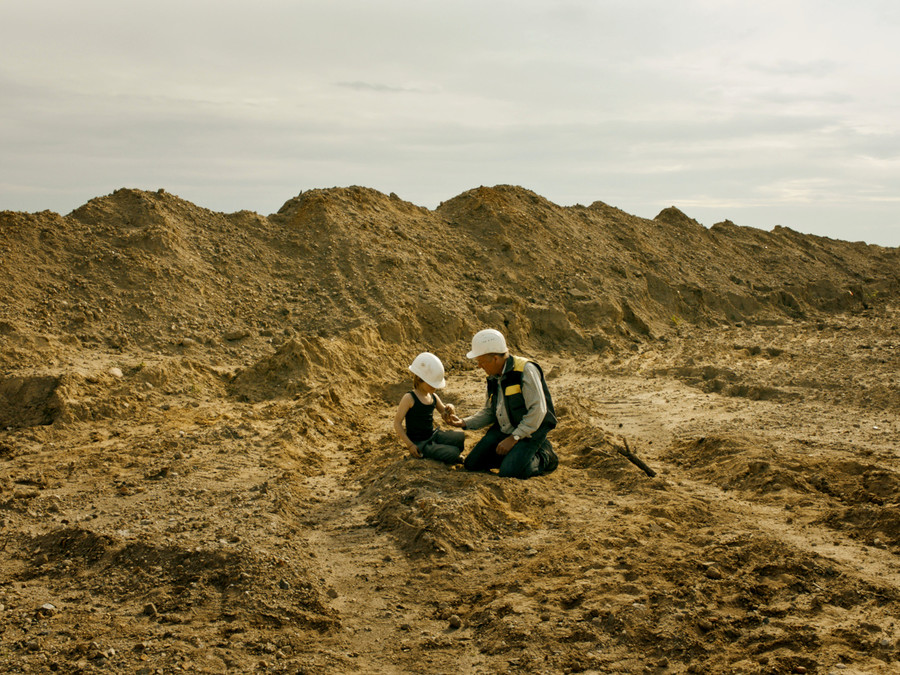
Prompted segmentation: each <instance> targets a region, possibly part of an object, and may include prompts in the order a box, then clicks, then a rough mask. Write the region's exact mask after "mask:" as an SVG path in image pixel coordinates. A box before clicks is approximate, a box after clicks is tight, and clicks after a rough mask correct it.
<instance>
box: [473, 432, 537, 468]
mask: <svg viewBox="0 0 900 675" xmlns="http://www.w3.org/2000/svg"><path fill="white" fill-rule="evenodd" d="M547 431H548V429H544V428H540V429H538V430H537V431H535V432H534V433H533V434H532V435H531V436H529V437H528V438H523V439H522V440H520V441H519V442H518V443H516V444H515V445H514V446H513V448H512V450H510V451H509V452H508V453H507V454H506V455H505V456H504V455H498V454H497V445H498V444H499V443H500V441H502V440H503V439H504V438H508V437H509V434H505V433H503V432H502V431H500V425H499V424H492V425H491V427H490V428H489V429H488V430H487V433H486V434H485V435H484V436H483V437H482V439H481V440H480V441H478V442H477V443H476V444H475V447H473V448H472V450H471V451H470V452H469V454H468V455H467V456H466V461H465V467H466V469H467V470H469V471H490V470H491V469H500V475H501V476H503V477H508V478H530V477H531V476H537V475H539V474H540V473H541V461H540V456H539V455H538V450H539V449H540V447H541V445H542V444H543V443H544V440H545V439H546V438H547Z"/></svg>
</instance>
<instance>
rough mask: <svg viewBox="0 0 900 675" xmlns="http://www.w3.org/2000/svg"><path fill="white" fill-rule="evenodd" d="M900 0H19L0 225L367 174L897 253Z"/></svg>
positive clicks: (5, 34) (286, 195) (7, 71)
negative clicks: (50, 214)
mask: <svg viewBox="0 0 900 675" xmlns="http://www.w3.org/2000/svg"><path fill="white" fill-rule="evenodd" d="M898 44H900V3H898V2H897V0H853V1H852V2H850V1H849V0H778V1H769V0H752V1H750V0H748V1H730V0H680V1H673V0H592V1H588V0H561V1H558V2H551V1H549V0H548V1H539V0H509V1H506V0H503V1H495V0H477V1H471V2H470V1H468V0H452V1H451V0H444V1H440V2H439V1H437V0H309V1H304V0H294V1H288V0H246V1H243V2H236V1H230V0H214V1H212V0H210V1H206V0H177V1H172V0H153V2H149V1H148V2H141V1H128V0H115V1H112V0H109V1H107V0H79V1H78V2H74V1H73V0H0V210H3V209H9V210H15V211H40V210H43V209H51V210H53V211H57V212H59V213H63V214H65V213H68V212H70V211H71V210H73V209H74V208H76V207H78V206H80V205H81V204H83V203H85V202H86V201H88V200H89V199H91V198H93V197H98V196H102V195H105V194H109V193H110V192H112V191H113V190H115V189H117V188H120V187H132V188H140V189H146V190H156V189H158V188H165V189H166V190H167V191H169V192H172V193H174V194H177V195H179V196H180V197H182V198H184V199H187V200H189V201H191V202H194V203H195V204H197V205H199V206H203V207H206V208H209V209H213V210H216V211H225V212H230V211H237V210H240V209H248V210H251V211H256V212H258V213H260V214H263V215H268V214H270V213H273V212H275V211H277V210H278V209H279V208H280V206H281V205H282V204H283V203H284V202H285V201H287V200H288V199H290V198H291V197H293V196H295V195H297V194H298V193H300V192H301V191H304V190H308V189H311V188H322V187H332V186H347V185H363V186H367V187H372V188H375V189H377V190H380V191H382V192H385V193H390V192H395V193H397V194H398V195H399V196H400V197H401V198H403V199H406V200H408V201H411V202H413V203H415V204H418V205H420V206H426V207H428V208H434V207H436V206H437V205H438V203H440V202H441V201H444V200H447V199H450V198H452V197H454V196H456V195H458V194H459V193H461V192H464V191H466V190H469V189H471V188H474V187H478V186H479V185H496V184H501V183H508V184H513V185H521V186H522V187H525V188H528V189H530V190H534V191H535V192H537V193H538V194H540V195H542V196H544V197H546V198H547V199H549V200H551V201H553V202H555V203H557V204H560V205H563V206H567V205H571V204H584V205H589V204H591V203H592V202H594V201H597V200H600V201H603V202H606V203H607V204H611V205H613V206H617V207H619V208H621V209H623V210H625V211H627V212H629V213H632V214H635V215H638V216H642V217H646V218H653V217H654V216H655V215H656V214H657V213H659V211H660V210H662V209H663V208H666V207H668V206H672V205H674V206H677V207H678V208H679V209H681V210H682V211H684V212H685V213H686V214H687V215H689V216H691V217H693V218H695V219H697V220H698V221H700V222H701V223H703V224H704V225H707V226H711V225H713V224H714V223H716V222H719V221H722V220H725V219H729V220H732V221H733V222H735V223H736V224H738V225H747V226H751V227H757V228H761V229H764V230H770V229H771V228H772V227H774V226H775V225H784V226H786V227H791V228H793V229H795V230H799V231H801V232H808V233H813V234H820V235H825V236H829V237H834V238H838V239H847V240H851V241H858V240H864V241H867V242H869V243H877V244H882V245H887V246H900V48H898Z"/></svg>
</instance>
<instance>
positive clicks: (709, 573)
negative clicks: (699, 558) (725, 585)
mask: <svg viewBox="0 0 900 675" xmlns="http://www.w3.org/2000/svg"><path fill="white" fill-rule="evenodd" d="M706 578H707V579H721V578H722V572H721V571H720V570H719V568H718V567H716V566H715V565H710V566H709V567H707V568H706Z"/></svg>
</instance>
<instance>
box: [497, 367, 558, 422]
mask: <svg viewBox="0 0 900 675" xmlns="http://www.w3.org/2000/svg"><path fill="white" fill-rule="evenodd" d="M506 363H507V365H509V364H510V363H512V367H511V368H509V370H507V371H506V372H505V373H503V374H502V375H501V376H500V379H499V380H497V379H494V378H488V381H487V388H488V397H489V398H490V402H491V408H493V409H494V410H496V409H497V391H498V386H497V385H498V384H499V385H500V386H501V387H503V399H504V401H506V413H507V415H509V420H510V422H512V425H513V426H514V427H517V426H519V423H520V422H521V421H522V418H523V417H525V413H527V412H528V407H527V406H526V405H525V396H524V395H523V394H522V374H523V372H524V370H525V364H526V363H531V364H534V366H535V367H536V368H537V370H538V373H539V374H540V376H541V386H542V387H543V388H544V398H545V399H546V401H547V414H546V415H545V416H544V421H543V422H542V423H541V426H543V427H545V428H547V429H553V428H555V427H556V411H555V410H554V409H553V399H552V398H551V396H550V390H549V389H548V388H547V381H546V380H545V379H544V371H543V370H542V369H541V367H540V366H539V365H538V364H537V363H535V362H534V361H532V360H531V359H526V358H524V357H521V356H510V357H509V358H508V359H507V360H506ZM506 367H507V366H504V368H506Z"/></svg>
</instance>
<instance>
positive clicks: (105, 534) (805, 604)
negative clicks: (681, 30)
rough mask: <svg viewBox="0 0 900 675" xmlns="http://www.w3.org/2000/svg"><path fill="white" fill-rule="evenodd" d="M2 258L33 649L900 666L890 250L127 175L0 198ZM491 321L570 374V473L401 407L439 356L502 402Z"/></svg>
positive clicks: (776, 233) (0, 400)
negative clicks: (412, 423) (73, 189)
mask: <svg viewBox="0 0 900 675" xmlns="http://www.w3.org/2000/svg"><path fill="white" fill-rule="evenodd" d="M0 259H2V265H0V297H2V298H3V299H4V300H3V301H2V303H0V662H2V663H4V667H5V668H6V669H7V671H9V672H23V673H24V672H27V673H31V672H72V673H101V672H113V673H119V672H121V673H141V674H142V675H148V674H154V673H170V672H206V673H220V672H283V673H334V674H338V673H340V674H343V673H351V672H378V673H435V674H437V673H447V672H465V673H468V672H471V673H485V674H486V673H513V672H515V673H521V672H528V673H547V674H556V673H577V672H583V673H612V672H614V673H758V674H769V673H772V674H775V673H829V674H830V675H838V674H847V675H849V674H853V673H894V672H897V668H898V663H900V626H898V619H897V617H898V616H900V581H898V580H900V558H898V554H900V502H898V494H900V491H898V488H900V450H898V448H900V420H898V415H897V411H898V410H900V382H898V379H897V373H898V372H900V303H898V291H900V264H898V263H900V249H889V248H883V247H878V246H870V245H866V244H863V243H860V242H857V243H850V242H842V241H836V240H832V239H827V238H824V237H814V236H810V235H803V234H800V233H797V232H793V231H792V230H790V229H787V228H781V227H778V228H775V229H774V230H773V231H772V232H764V231H761V230H755V229H752V228H744V227H739V226H737V225H735V224H733V223H730V222H728V221H726V222H723V223H719V224H717V225H715V226H714V227H712V228H709V229H707V228H704V227H703V226H701V225H700V224H699V223H697V222H696V221H695V220H693V219H691V218H690V217H689V216H688V215H686V214H684V213H682V212H681V211H679V210H678V209H677V208H675V207H671V208H667V209H664V210H663V211H662V212H661V213H660V214H659V215H658V216H657V217H656V218H655V219H653V220H648V219H643V218H638V217H635V216H632V215H629V214H627V213H625V212H623V211H621V210H620V209H617V208H615V207H613V206H610V205H607V204H604V203H603V202H595V203H593V204H591V205H590V206H586V207H585V206H581V205H576V206H572V207H561V206H558V205H556V204H553V203H552V202H550V201H548V200H546V199H544V198H543V197H541V196H539V195H537V194H535V193H534V192H531V191H529V190H525V189H523V188H520V187H516V186H509V185H498V186H494V187H480V188H476V189H473V190H469V191H467V192H465V193H463V194H460V195H458V196H456V197H454V198H452V199H450V200H448V201H446V202H444V203H442V204H441V205H440V206H438V208H436V209H434V210H428V209H424V208H421V207H418V206H415V205H413V204H411V203H409V202H406V201H404V200H402V199H400V198H399V197H398V196H397V195H394V194H391V195H385V194H382V193H380V192H378V191H376V190H372V189H369V188H364V187H349V188H333V189H328V190H311V191H309V192H304V193H301V194H300V195H298V196H296V197H294V198H292V199H290V200H288V201H287V202H286V203H285V204H284V206H283V207H282V208H281V209H280V210H279V211H278V212H277V213H275V214H271V215H269V216H262V215H259V214H255V213H251V212H248V211H241V212H238V213H232V214H223V213H217V212H213V211H209V210H207V209H204V208H201V207H198V206H196V205H194V204H191V203H189V202H187V201H185V200H182V199H180V198H178V197H177V196H175V195H171V194H169V193H166V192H165V191H162V190H161V191H157V192H146V191H141V190H131V189H122V190H118V191H116V192H114V193H113V194H111V195H107V196H105V197H100V198H97V199H93V200H91V201H90V202H88V203H87V204H85V205H84V206H82V207H80V208H78V209H76V210H75V211H73V212H72V213H70V214H68V215H66V216H61V215H59V214H55V213H51V212H46V211H45V212H41V213H34V214H26V213H12V212H2V213H0ZM486 326H492V327H496V328H499V329H500V330H502V331H504V333H505V334H506V335H507V337H508V339H509V342H510V343H511V345H512V346H513V349H514V351H516V352H517V353H523V354H525V355H528V356H531V357H533V358H536V359H537V360H538V361H539V362H540V363H541V365H542V367H543V369H544V371H545V373H546V374H547V378H548V383H549V386H550V388H551V391H552V392H553V395H554V401H555V402H556V407H557V412H558V416H559V418H560V425H559V427H558V429H557V430H555V431H554V432H553V435H552V437H551V438H552V440H553V443H554V446H555V448H556V450H557V453H558V454H559V456H560V467H559V469H558V470H557V471H556V472H555V473H553V474H551V475H549V476H543V477H538V478H533V479H530V480H528V481H515V480H507V479H500V478H499V477H497V476H496V475H492V474H469V473H466V472H465V471H462V470H459V469H456V468H448V467H445V466H443V465H440V464H436V463H433V462H431V461H428V460H415V459H412V458H410V457H408V456H407V455H406V454H405V452H404V450H403V449H402V447H401V446H400V445H399V443H398V442H397V440H396V439H395V438H394V436H393V431H392V420H393V415H394V411H395V409H396V405H397V404H398V402H399V400H400V397H401V396H402V394H403V393H404V392H405V391H407V390H408V389H409V387H410V384H409V377H408V375H409V373H408V371H407V365H408V364H409V363H410V362H411V360H412V358H413V357H414V356H415V355H416V354H417V353H418V352H420V351H424V350H428V351H432V352H434V353H436V354H437V355H438V356H439V357H440V358H441V359H442V360H443V362H444V364H445V366H446V369H447V380H448V386H447V388H446V389H445V390H444V391H442V398H443V399H444V400H445V401H448V402H452V403H454V404H455V405H456V406H457V407H458V408H459V409H460V410H461V411H463V412H464V413H466V412H471V411H474V410H475V409H477V408H479V407H480V406H481V405H482V403H483V396H484V380H483V373H481V371H479V370H478V369H476V368H475V367H474V366H473V364H472V363H471V362H469V361H467V360H466V359H465V357H464V355H465V352H466V351H467V349H468V341H469V339H470V337H471V335H472V333H473V332H474V331H476V330H478V329H480V328H483V327H486ZM479 437H480V434H478V433H477V432H474V433H468V435H467V440H466V447H467V448H471V446H472V444H474V442H475V441H476V440H477V439H478V438H479ZM626 447H627V448H629V449H631V450H633V451H635V452H636V453H637V454H638V455H639V456H640V457H641V458H642V459H643V460H644V461H645V462H646V463H647V464H648V465H649V466H650V467H651V468H652V469H653V470H654V471H655V476H654V477H652V478H651V477H649V476H648V475H646V474H645V473H643V472H642V471H641V470H640V469H639V468H638V467H637V466H635V465H634V464H632V463H630V462H629V461H628V460H627V459H626V457H625V456H624V455H623V453H622V451H623V450H625V449H626Z"/></svg>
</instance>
